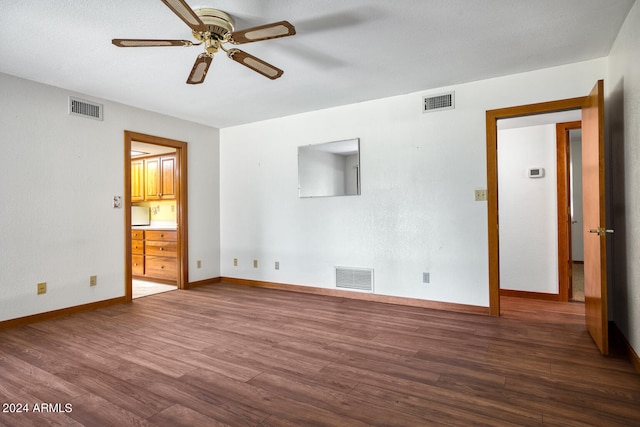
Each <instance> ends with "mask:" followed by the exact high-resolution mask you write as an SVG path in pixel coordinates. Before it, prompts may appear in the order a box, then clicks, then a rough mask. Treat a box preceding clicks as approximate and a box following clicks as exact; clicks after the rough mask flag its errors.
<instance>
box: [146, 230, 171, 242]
mask: <svg viewBox="0 0 640 427" xmlns="http://www.w3.org/2000/svg"><path fill="white" fill-rule="evenodd" d="M145 237H146V239H147V240H162V241H171V240H173V241H174V242H175V241H176V240H178V232H177V231H176V230H147V232H146V236H145Z"/></svg>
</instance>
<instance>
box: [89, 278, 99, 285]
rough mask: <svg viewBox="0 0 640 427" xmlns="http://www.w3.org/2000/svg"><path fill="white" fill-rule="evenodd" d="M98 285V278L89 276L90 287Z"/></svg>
mask: <svg viewBox="0 0 640 427" xmlns="http://www.w3.org/2000/svg"><path fill="white" fill-rule="evenodd" d="M97 284H98V276H89V286H95V285H97Z"/></svg>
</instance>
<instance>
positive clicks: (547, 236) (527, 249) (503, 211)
mask: <svg viewBox="0 0 640 427" xmlns="http://www.w3.org/2000/svg"><path fill="white" fill-rule="evenodd" d="M532 167H535V168H543V169H544V176H543V177H542V178H529V177H528V170H529V168H532ZM498 194H499V197H498V201H499V203H498V211H499V212H500V288H501V289H511V290H518V291H528V292H540V293H550V294H557V293H558V289H559V288H558V200H557V197H558V194H557V181H556V127H555V125H553V124H552V125H544V126H529V127H524V128H516V129H504V130H500V131H498Z"/></svg>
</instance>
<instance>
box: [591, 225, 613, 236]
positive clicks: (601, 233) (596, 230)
mask: <svg viewBox="0 0 640 427" xmlns="http://www.w3.org/2000/svg"><path fill="white" fill-rule="evenodd" d="M589 233H596V234H597V235H598V236H604V235H605V234H607V233H613V230H608V229H604V228H602V227H600V228H592V229H590V230H589Z"/></svg>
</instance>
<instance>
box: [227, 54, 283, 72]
mask: <svg viewBox="0 0 640 427" xmlns="http://www.w3.org/2000/svg"><path fill="white" fill-rule="evenodd" d="M227 55H228V56H229V58H231V59H233V60H234V61H236V62H238V63H240V64H242V65H244V66H245V67H249V68H251V69H252V70H253V71H257V72H258V73H260V74H262V75H263V76H265V77H268V78H270V79H271V80H275V79H277V78H278V77H280V76H282V74H283V73H284V71H282V70H281V69H279V68H276V67H274V66H273V65H271V64H269V63H267V62H264V61H263V60H262V59H259V58H256V57H255V56H253V55H249V54H248V53H247V52H243V51H241V50H240V49H229V51H228V52H227Z"/></svg>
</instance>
